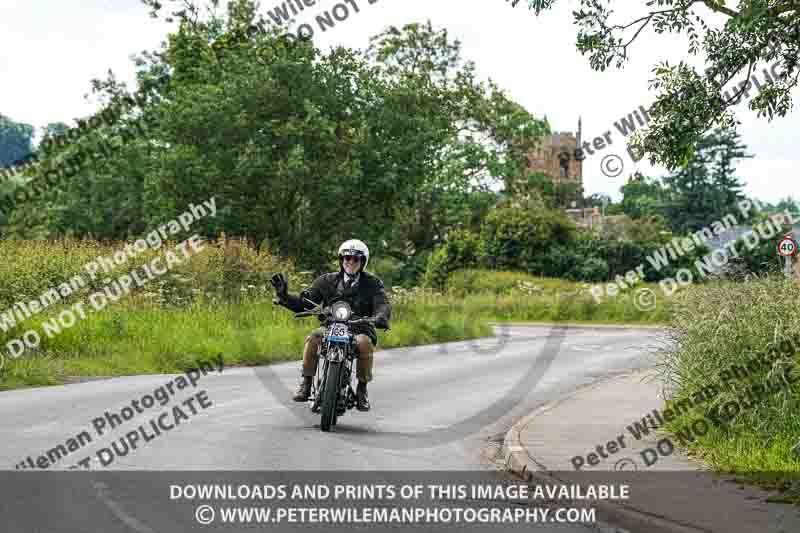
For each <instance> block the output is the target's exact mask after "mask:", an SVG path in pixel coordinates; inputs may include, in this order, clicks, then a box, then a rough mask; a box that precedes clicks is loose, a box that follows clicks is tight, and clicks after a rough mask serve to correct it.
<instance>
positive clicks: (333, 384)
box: [320, 363, 342, 431]
mask: <svg viewBox="0 0 800 533" xmlns="http://www.w3.org/2000/svg"><path fill="white" fill-rule="evenodd" d="M341 374H342V363H330V364H328V375H327V376H326V377H325V388H324V390H323V391H322V422H321V423H320V429H322V431H330V430H331V426H332V425H334V424H336V398H337V396H339V386H340V383H339V382H340V381H341V379H340V378H341Z"/></svg>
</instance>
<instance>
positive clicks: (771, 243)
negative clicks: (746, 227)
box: [725, 222, 791, 280]
mask: <svg viewBox="0 0 800 533" xmlns="http://www.w3.org/2000/svg"><path fill="white" fill-rule="evenodd" d="M761 224H764V222H761V223H759V224H757V225H756V227H758V226H760V225H761ZM790 231H791V227H789V226H783V227H782V229H781V231H779V232H776V234H775V236H774V237H772V238H770V239H764V238H760V235H759V241H758V243H757V245H756V246H753V247H752V248H751V247H750V246H749V245H748V243H747V241H746V240H745V239H743V238H742V239H738V240H737V241H736V243H735V244H734V245H733V248H734V252H733V253H732V254H731V258H730V260H729V261H728V264H727V265H725V274H726V276H728V277H730V278H733V279H738V280H741V279H748V278H752V277H754V276H756V277H757V276H763V275H765V274H780V273H781V272H783V269H784V258H783V257H780V256H779V255H778V251H777V250H778V243H779V242H780V241H781V239H783V236H784V235H786V234H787V233H789V232H790Z"/></svg>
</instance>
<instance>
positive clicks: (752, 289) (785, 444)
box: [662, 275, 800, 495]
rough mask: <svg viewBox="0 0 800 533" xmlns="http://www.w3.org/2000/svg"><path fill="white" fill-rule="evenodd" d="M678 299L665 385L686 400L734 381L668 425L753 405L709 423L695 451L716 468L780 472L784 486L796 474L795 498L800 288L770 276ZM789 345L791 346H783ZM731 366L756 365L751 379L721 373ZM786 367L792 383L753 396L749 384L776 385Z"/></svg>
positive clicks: (720, 285)
mask: <svg viewBox="0 0 800 533" xmlns="http://www.w3.org/2000/svg"><path fill="white" fill-rule="evenodd" d="M673 300H674V301H673V304H672V305H673V308H674V313H673V314H672V320H671V326H672V331H673V332H674V333H673V338H672V339H671V340H673V341H674V342H670V343H665V345H664V351H663V354H662V357H663V358H662V376H663V379H664V381H665V383H666V389H667V390H672V391H674V397H675V398H686V397H688V396H690V395H691V394H692V393H694V392H696V391H698V390H701V389H703V388H704V387H708V386H710V385H712V384H716V383H720V381H724V382H726V383H727V384H728V386H727V387H721V391H720V393H719V394H718V395H715V397H714V398H713V399H711V400H710V401H708V402H705V403H704V404H703V405H701V406H700V407H698V408H695V409H693V410H691V411H689V412H687V413H683V414H682V415H681V416H680V417H679V418H678V420H676V421H675V422H673V423H671V424H670V427H669V429H670V432H672V433H675V432H676V431H680V430H681V429H683V428H685V427H686V425H687V424H688V423H689V422H691V421H692V420H695V419H698V418H701V417H705V418H706V420H710V419H711V418H710V415H709V413H710V409H711V408H712V407H717V408H719V407H721V406H722V405H724V404H725V403H726V402H728V401H738V402H741V403H744V404H745V405H750V404H751V403H752V406H751V407H747V408H742V409H741V410H740V412H739V413H738V414H735V416H733V417H732V418H730V419H729V417H727V416H725V417H724V418H723V420H724V421H725V423H723V424H722V425H719V426H718V425H716V424H711V429H710V431H709V432H708V433H707V434H705V435H703V436H699V437H698V439H697V440H696V441H695V442H693V443H691V444H690V445H689V448H690V450H691V451H692V452H693V453H695V454H696V455H698V456H700V457H702V459H703V460H704V461H705V462H707V463H709V464H710V465H711V466H712V467H714V468H715V469H719V470H723V471H733V472H745V473H748V474H753V475H755V474H756V473H760V472H772V473H777V474H778V479H777V480H776V481H778V482H779V483H778V485H779V486H780V485H781V482H782V481H790V480H791V478H792V477H794V480H795V493H796V495H797V494H798V493H800V487H797V486H796V479H797V477H796V474H797V473H798V472H800V461H799V460H798V458H797V457H796V456H795V455H793V454H792V453H791V447H792V446H793V444H795V443H796V440H797V435H798V434H800V418H798V416H797V413H798V410H800V387H798V385H799V384H800V383H798V377H800V370H798V368H799V367H800V353H798V351H797V350H798V349H800V344H799V343H798V339H797V333H798V332H800V307H798V306H797V302H798V300H800V287H798V286H797V285H796V284H794V283H792V282H791V281H790V280H787V279H785V278H783V276H780V275H778V276H764V277H756V278H753V279H751V280H750V281H749V282H746V283H735V284H734V283H712V284H707V285H705V286H702V287H695V288H693V290H692V291H690V292H688V293H685V294H684V293H680V294H679V295H678V296H677V297H676V298H673ZM721 317H724V320H720V318H721ZM787 342H788V343H789V346H794V349H793V350H791V349H790V350H788V351H785V350H784V349H783V348H782V346H785V344H783V343H787ZM779 348H780V349H779ZM792 351H794V353H792ZM770 353H772V354H774V355H775V356H774V357H769V358H768V362H767V364H766V366H761V368H759V369H757V370H753V367H749V366H748V363H749V362H750V361H751V360H752V359H754V358H758V359H761V358H762V357H763V356H764V355H766V354H770ZM732 365H737V366H740V367H743V368H750V369H751V373H750V375H749V376H748V377H747V378H746V379H724V378H723V376H722V375H721V373H722V371H723V370H727V369H730V368H731V366H732ZM786 370H788V372H789V376H790V379H791V380H792V381H793V384H792V385H790V386H789V387H788V388H784V389H780V390H777V391H773V393H771V394H767V395H766V396H764V397H762V398H760V399H758V400H756V401H752V400H751V399H750V398H749V395H748V392H747V390H748V388H750V387H752V386H753V385H756V384H758V385H764V384H766V382H767V379H769V378H771V381H770V383H771V384H774V383H775V382H776V380H778V381H780V380H781V376H782V375H783V374H784V371H786ZM743 400H744V401H743ZM682 411H683V410H682ZM756 477H758V476H757V475H756ZM781 478H786V479H783V480H782V479H781Z"/></svg>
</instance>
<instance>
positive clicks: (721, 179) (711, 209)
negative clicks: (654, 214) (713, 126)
mask: <svg viewBox="0 0 800 533" xmlns="http://www.w3.org/2000/svg"><path fill="white" fill-rule="evenodd" d="M744 148H745V147H744V146H743V145H742V144H741V143H740V142H739V136H738V134H736V133H735V132H734V131H732V130H715V131H714V132H712V133H710V134H709V135H706V136H703V137H702V139H700V141H699V142H698V144H697V150H696V152H695V154H694V155H693V157H692V158H691V159H690V160H689V162H688V164H687V165H686V166H685V167H684V168H682V169H680V170H678V171H677V172H675V173H673V174H672V175H670V176H668V177H666V178H664V182H665V184H666V185H667V187H668V188H669V191H670V202H669V207H668V209H667V213H666V217H667V219H668V220H669V222H670V225H671V227H672V229H673V231H675V232H676V233H690V232H694V231H698V230H699V229H701V228H703V227H705V226H707V225H709V224H710V223H711V222H713V221H715V220H721V219H722V218H723V217H724V216H725V215H727V214H731V213H736V212H737V211H738V206H737V203H738V202H739V201H740V200H741V199H743V198H744V196H743V195H742V194H741V188H742V185H741V183H740V182H739V179H738V178H737V177H736V176H735V175H734V168H733V166H734V160H736V159H740V158H749V157H752V156H750V155H747V154H746V153H745V151H744Z"/></svg>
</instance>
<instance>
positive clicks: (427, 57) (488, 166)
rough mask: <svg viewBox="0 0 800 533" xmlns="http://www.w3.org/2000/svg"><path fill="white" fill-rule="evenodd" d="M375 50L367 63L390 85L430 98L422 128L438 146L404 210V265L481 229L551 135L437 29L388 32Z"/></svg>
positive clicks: (375, 44) (374, 43)
mask: <svg viewBox="0 0 800 533" xmlns="http://www.w3.org/2000/svg"><path fill="white" fill-rule="evenodd" d="M370 43H371V45H370V47H369V49H368V50H367V55H368V57H369V58H370V59H372V61H373V62H374V63H376V64H377V65H378V66H379V68H380V70H381V71H382V73H383V74H384V75H385V76H386V77H387V78H388V79H390V80H393V81H394V82H396V83H401V84H403V85H404V86H407V87H408V89H409V90H410V91H413V92H414V93H415V94H417V95H418V97H417V98H418V99H420V98H422V97H424V96H426V95H427V98H428V99H429V101H430V104H429V105H430V108H429V113H428V115H427V116H424V115H421V116H420V119H421V120H423V121H424V124H417V125H415V126H416V128H417V129H418V130H419V131H420V133H421V134H422V135H423V137H427V138H429V139H431V140H435V141H436V142H435V143H431V144H430V145H429V146H430V148H431V149H433V150H434V151H432V152H430V153H426V152H421V153H419V156H425V157H426V158H427V159H428V160H429V164H428V167H427V175H426V176H424V179H423V181H422V183H421V185H420V187H418V188H417V189H416V192H415V194H414V197H413V199H410V201H409V203H407V204H405V205H401V206H399V208H400V210H401V214H400V215H399V216H398V219H400V220H404V221H405V222H404V223H403V224H402V225H401V226H400V227H399V228H398V229H400V230H401V232H400V234H398V235H396V238H395V241H396V242H398V243H402V245H401V246H400V247H399V248H398V249H396V250H394V253H395V254H396V255H397V256H398V257H402V256H405V255H407V254H408V253H409V252H410V253H412V254H413V253H416V252H417V251H420V250H429V249H431V248H433V247H435V246H437V245H439V244H441V243H442V242H444V239H445V235H446V234H447V232H448V229H450V228H452V227H459V226H463V225H464V224H465V223H467V224H469V225H470V226H472V227H473V229H475V226H476V224H475V222H476V218H477V219H478V220H480V218H482V217H481V213H484V214H485V213H486V211H487V210H488V208H489V207H491V205H492V204H493V203H494V202H495V201H496V197H495V195H494V194H493V193H492V192H490V191H491V187H492V185H496V184H504V185H505V187H506V189H507V190H508V189H509V188H511V187H513V185H512V183H513V182H514V180H517V179H518V177H519V176H521V175H523V174H524V173H525V168H526V165H527V154H528V153H529V152H530V150H532V149H533V147H534V146H535V143H536V142H537V140H538V139H539V138H540V137H541V136H542V135H543V134H544V133H545V132H546V131H547V128H546V126H545V124H544V122H542V121H539V120H536V119H535V118H534V117H532V116H531V114H530V113H528V112H527V111H526V110H525V109H524V108H523V107H522V106H521V105H519V104H518V103H516V102H514V101H513V100H511V99H510V98H509V97H508V96H507V95H506V94H505V93H504V92H503V91H502V90H500V88H499V87H498V86H497V85H496V84H494V83H492V82H488V83H483V82H481V81H479V80H478V79H477V76H476V73H475V65H474V64H473V63H472V62H470V61H466V60H464V59H463V58H462V57H461V44H460V42H459V41H458V40H453V39H451V38H450V36H449V35H448V32H447V30H444V29H436V28H434V27H433V25H432V24H431V22H430V21H428V22H427V23H425V24H416V23H415V24H407V25H405V26H403V27H402V28H396V27H393V26H392V27H389V28H388V29H387V30H385V31H384V32H382V33H380V34H379V35H377V36H375V37H373V38H372V39H370ZM419 156H418V157H419ZM478 217H480V218H478ZM469 221H471V222H469Z"/></svg>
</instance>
